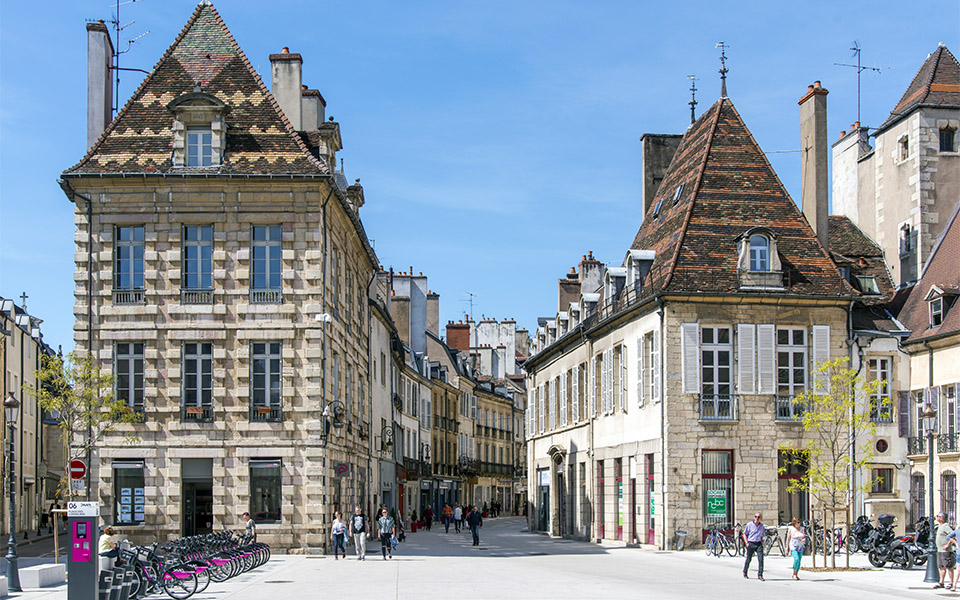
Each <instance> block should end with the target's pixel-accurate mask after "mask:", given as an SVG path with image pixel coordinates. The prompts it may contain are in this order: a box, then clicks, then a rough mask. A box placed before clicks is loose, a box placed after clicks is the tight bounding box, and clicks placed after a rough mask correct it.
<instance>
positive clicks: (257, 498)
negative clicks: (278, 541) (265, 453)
mask: <svg viewBox="0 0 960 600" xmlns="http://www.w3.org/2000/svg"><path fill="white" fill-rule="evenodd" d="M280 466H281V463H280V460H279V459H272V460H251V461H250V516H251V517H253V520H254V521H256V522H257V523H279V522H280V499H281V496H282V491H281V490H282V488H281V485H280V483H281V482H280Z"/></svg>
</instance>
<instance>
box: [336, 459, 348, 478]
mask: <svg viewBox="0 0 960 600" xmlns="http://www.w3.org/2000/svg"><path fill="white" fill-rule="evenodd" d="M333 474H334V475H335V476H337V477H349V476H350V463H345V462H338V463H333Z"/></svg>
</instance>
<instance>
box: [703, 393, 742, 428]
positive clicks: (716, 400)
mask: <svg viewBox="0 0 960 600" xmlns="http://www.w3.org/2000/svg"><path fill="white" fill-rule="evenodd" d="M698 404H699V406H700V420H701V421H736V420H737V419H738V418H739V407H738V404H739V397H738V396H736V395H734V394H700V400H699V402H698Z"/></svg>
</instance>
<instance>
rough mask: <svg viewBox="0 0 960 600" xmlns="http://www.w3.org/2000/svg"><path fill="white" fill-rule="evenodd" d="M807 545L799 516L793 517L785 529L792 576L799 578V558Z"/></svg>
mask: <svg viewBox="0 0 960 600" xmlns="http://www.w3.org/2000/svg"><path fill="white" fill-rule="evenodd" d="M806 547H807V534H806V532H804V531H803V525H802V524H801V523H800V517H794V518H793V520H791V521H790V528H789V529H787V548H789V549H790V555H791V556H793V578H794V579H795V580H797V581H799V580H800V575H799V573H800V559H802V558H803V551H804V550H805V549H806Z"/></svg>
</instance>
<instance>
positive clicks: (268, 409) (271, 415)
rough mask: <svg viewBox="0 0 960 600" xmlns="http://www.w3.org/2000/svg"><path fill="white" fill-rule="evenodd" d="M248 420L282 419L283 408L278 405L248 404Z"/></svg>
mask: <svg viewBox="0 0 960 600" xmlns="http://www.w3.org/2000/svg"><path fill="white" fill-rule="evenodd" d="M250 420H251V421H255V422H258V423H275V422H279V421H283V409H282V407H280V406H263V405H259V406H250Z"/></svg>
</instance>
